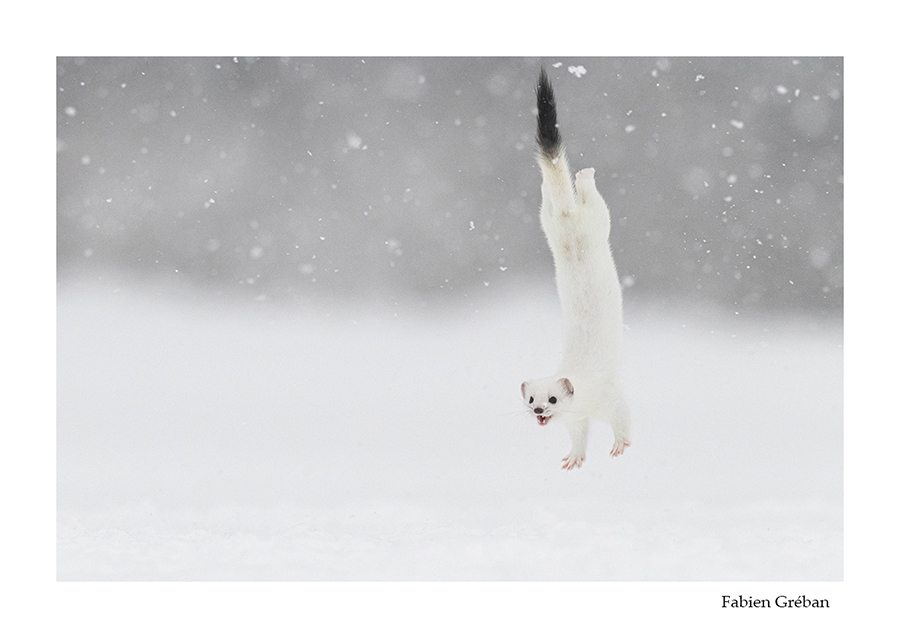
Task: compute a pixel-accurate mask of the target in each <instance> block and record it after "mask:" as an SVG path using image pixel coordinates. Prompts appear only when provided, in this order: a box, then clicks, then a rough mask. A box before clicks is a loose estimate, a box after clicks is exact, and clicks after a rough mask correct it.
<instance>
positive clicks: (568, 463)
mask: <svg viewBox="0 0 900 638" xmlns="http://www.w3.org/2000/svg"><path fill="white" fill-rule="evenodd" d="M583 463H584V454H574V453H573V454H569V456H567V457H566V458H564V459H563V460H562V469H564V470H566V471H567V472H568V471H569V470H571V469H572V468H575V467H581V465H582V464H583Z"/></svg>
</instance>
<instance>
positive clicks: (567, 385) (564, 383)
mask: <svg viewBox="0 0 900 638" xmlns="http://www.w3.org/2000/svg"><path fill="white" fill-rule="evenodd" d="M559 382H560V383H561V384H562V387H563V389H564V390H565V391H566V394H567V395H572V394H575V388H573V387H572V382H571V381H569V380H568V379H567V378H565V377H563V378H562V379H560V380H559Z"/></svg>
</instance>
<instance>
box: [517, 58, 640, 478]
mask: <svg viewBox="0 0 900 638" xmlns="http://www.w3.org/2000/svg"><path fill="white" fill-rule="evenodd" d="M537 106H538V116H537V146H538V149H537V161H538V164H539V165H540V167H541V175H542V177H543V181H542V183H541V227H542V228H543V230H544V234H545V235H546V236H547V242H548V243H549V244H550V250H551V251H552V253H553V263H554V265H555V268H556V288H557V291H558V292H559V301H560V303H561V304H562V318H563V336H564V349H563V357H562V363H561V364H560V366H559V371H558V372H557V373H556V374H554V375H551V376H548V377H544V378H542V379H535V380H532V381H526V382H524V383H523V384H522V397H523V399H524V400H525V403H526V404H527V406H528V408H529V409H530V410H531V412H532V413H533V414H534V416H535V417H537V422H538V424H539V425H547V424H548V423H549V422H550V421H554V422H557V421H559V422H562V423H564V424H565V426H566V428H567V429H568V431H569V436H570V437H571V439H572V450H571V451H570V452H569V455H568V456H566V457H565V458H564V459H563V460H562V467H563V469H565V470H571V469H572V468H574V467H581V465H582V463H584V459H585V454H586V451H587V440H588V429H589V421H590V420H591V419H597V420H601V421H606V422H608V423H609V424H610V425H611V426H612V430H613V434H614V435H615V444H614V445H613V448H612V451H611V452H610V455H611V456H619V455H620V454H622V453H623V452H624V451H625V448H626V447H628V446H629V445H630V444H631V441H630V440H629V436H630V417H629V412H628V405H627V404H626V402H625V397H624V396H623V394H622V388H621V385H620V383H619V369H620V367H621V359H622V337H623V334H622V332H623V328H622V289H621V287H620V285H619V279H618V276H617V274H616V266H615V263H614V262H613V256H612V252H611V251H610V247H609V229H610V217H609V209H607V207H606V203H605V202H604V201H603V197H601V195H600V193H599V192H598V191H597V186H596V185H595V184H594V169H593V168H585V169H583V170H581V171H579V172H578V173H577V174H576V175H575V182H574V184H573V183H572V176H571V173H570V172H569V164H568V161H567V160H566V153H565V149H564V147H563V144H562V140H561V139H560V135H559V129H558V128H557V124H556V102H555V98H554V96H553V88H552V87H551V85H550V80H549V79H548V78H547V74H546V73H545V71H544V69H541V73H540V77H539V79H538V84H537Z"/></svg>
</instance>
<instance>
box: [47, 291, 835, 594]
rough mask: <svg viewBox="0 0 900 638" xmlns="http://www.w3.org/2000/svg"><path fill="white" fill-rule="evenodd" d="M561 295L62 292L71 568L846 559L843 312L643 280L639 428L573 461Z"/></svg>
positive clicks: (264, 569)
mask: <svg viewBox="0 0 900 638" xmlns="http://www.w3.org/2000/svg"><path fill="white" fill-rule="evenodd" d="M557 313H558V306H557V302H556V299H555V296H554V293H553V290H552V289H547V290H544V291H540V293H535V292H534V291H531V292H530V293H529V294H525V292H524V291H523V292H521V293H516V294H512V293H509V294H504V295H501V296H499V297H494V298H491V297H489V296H485V297H484V298H483V299H475V298H473V299H472V300H471V301H470V302H468V303H465V304H460V305H458V306H453V307H448V308H434V307H431V308H428V307H421V306H418V305H416V304H412V303H410V304H404V303H400V304H398V305H396V306H391V305H387V304H386V305H379V306H376V305H372V304H366V303H363V302H360V303H358V304H353V303H350V302H346V303H338V302H333V303H330V304H324V303H317V302H310V304H309V305H308V306H306V307H303V306H300V305H289V304H284V305H276V304H273V303H270V302H266V303H259V304H257V305H252V306H251V305H239V304H236V303H227V302H214V301H209V300H196V299H193V298H191V296H190V295H188V294H186V293H180V294H179V293H174V292H160V291H159V290H153V289H151V288H149V287H147V288H143V287H135V286H131V285H122V286H121V287H119V288H116V287H115V286H114V285H108V286H106V285H99V284H98V285H91V286H87V285H78V284H71V283H70V284H64V285H61V287H60V289H59V295H58V399H57V400H58V433H57V445H58V448H57V455H58V479H57V481H58V503H57V505H58V528H57V569H58V572H57V577H58V579H59V580H64V581H68V580H440V581H445V580H494V581H497V580H500V581H507V580H534V581H543V580H592V581H609V580H635V581H638V580H641V581H647V580H655V581H684V580H704V581H834V580H841V579H842V578H843V523H842V520H843V494H842V480H843V476H842V475H843V471H842V438H843V434H842V420H843V415H842V413H843V398H842V394H843V387H842V385H843V382H842V364H843V350H842V338H843V335H842V327H841V325H840V323H839V322H836V321H835V322H828V321H823V320H810V319H807V318H802V317H800V318H798V317H788V318H785V317H757V318H754V319H749V318H744V317H741V316H735V315H733V314H726V313H723V312H717V311H713V310H708V309H707V310H703V309H699V308H690V307H671V306H667V305H665V304H661V303H657V304H654V303H638V302H635V301H633V300H628V299H626V316H627V323H628V326H629V330H628V332H627V335H626V352H627V367H626V374H625V379H624V382H625V384H626V389H627V392H628V396H629V398H630V402H631V406H632V412H633V417H634V436H633V445H632V446H631V447H630V448H629V449H628V451H627V452H626V454H625V455H624V456H623V457H620V458H617V459H610V458H609V457H608V456H607V452H608V450H609V448H610V446H611V442H612V434H611V432H610V431H609V428H608V426H606V425H599V426H595V427H594V430H593V434H592V443H591V445H590V447H589V449H588V458H587V462H586V464H585V466H584V468H583V469H581V470H576V471H573V472H569V473H566V472H562V471H560V469H559V461H560V459H561V458H562V457H563V456H565V454H566V453H567V452H568V438H567V435H566V433H565V431H564V430H563V429H562V428H561V427H553V426H552V425H551V426H548V427H547V428H541V427H539V426H538V425H537V424H536V423H534V422H533V420H532V419H529V418H528V417H526V415H525V414H524V411H523V410H522V409H521V406H520V403H519V394H518V387H519V384H520V383H521V381H523V380H524V379H525V378H527V377H531V376H537V375H542V374H546V373H549V372H552V369H553V367H554V366H555V364H556V363H557V357H558V353H559V336H558V331H559V328H558V327H559V318H558V316H557ZM724 593H728V592H724Z"/></svg>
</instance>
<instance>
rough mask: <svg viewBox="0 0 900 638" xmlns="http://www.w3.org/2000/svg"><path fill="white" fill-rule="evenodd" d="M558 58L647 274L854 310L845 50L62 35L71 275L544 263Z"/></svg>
mask: <svg viewBox="0 0 900 638" xmlns="http://www.w3.org/2000/svg"><path fill="white" fill-rule="evenodd" d="M541 64H544V65H545V66H546V67H547V69H548V71H549V72H550V75H551V78H552V80H553V81H554V87H555V90H556V93H557V97H558V102H559V119H560V126H561V130H562V133H563V138H564V140H565V143H566V145H567V147H568V151H569V155H570V159H571V164H572V168H573V170H577V169H578V168H580V167H583V166H593V167H595V168H596V169H597V181H598V185H599V187H600V190H601V192H602V193H603V194H604V196H605V198H606V199H607V202H608V204H609V205H610V208H611V210H612V214H613V218H614V227H613V237H612V242H613V246H614V250H615V256H616V260H617V263H618V267H619V274H620V277H621V279H622V281H623V285H624V286H625V287H626V289H630V290H628V294H629V295H631V296H632V297H633V298H634V297H637V296H642V295H663V296H667V297H678V298H679V299H689V300H690V299H692V300H708V301H713V302H715V303H717V304H723V305H726V306H729V307H732V306H733V307H734V308H735V309H737V310H751V309H771V308H776V309H781V310H799V309H802V310H807V311H808V310H812V311H815V312H825V313H833V312H835V311H840V309H841V307H842V301H843V288H842V282H843V269H842V266H843V264H842V259H843V231H842V225H843V182H842V175H843V61H842V59H840V58H825V59H821V58H698V59H686V58H627V59H619V58H596V59H590V58H588V59H584V58H579V59H577V60H574V61H570V60H567V59H565V58H559V59H557V58H545V59H543V60H540V59H522V58H508V59H505V58H504V59H501V58H322V59H315V58H300V59H276V58H263V59H244V58H241V59H238V58H195V59H182V58H150V59H136V58H87V59H77V58H60V59H59V60H58V78H57V82H58V109H57V130H58V154H57V157H58V162H57V166H58V203H59V205H58V213H57V214H58V269H59V274H60V277H61V278H63V279H65V278H66V277H69V276H70V275H71V274H73V273H78V272H81V271H82V269H83V268H84V267H95V266H103V267H104V270H108V269H109V267H112V269H113V270H120V271H121V270H124V271H127V272H130V273H133V274H139V275H152V276H153V277H157V278H158V277H166V278H173V279H176V280H178V281H181V282H186V283H189V284H191V285H193V284H196V285H197V286H198V287H199V289H202V290H205V291H210V292H213V293H215V294H226V295H231V294H237V295H248V296H251V297H252V298H255V299H279V298H284V297H289V298H297V297H301V298H302V297H304V296H308V295H312V294H319V295H353V296H360V295H373V296H381V297H384V296H388V297H391V296H398V295H399V296H403V297H410V296H412V297H418V298H422V299H424V300H433V299H441V300H444V301H449V302H452V301H454V300H458V299H459V298H460V296H461V295H466V294H467V293H468V292H469V291H471V290H472V289H473V288H483V287H485V286H495V287H501V288H502V287H504V286H506V285H508V284H511V283H512V282H516V281H518V282H521V281H523V280H529V279H530V278H534V277H537V278H540V280H541V281H545V280H546V277H547V273H548V271H549V270H550V269H551V268H552V266H551V260H550V255H549V252H548V249H547V247H546V245H545V243H544V240H543V237H542V236H541V234H540V232H539V227H538V221H537V209H538V207H539V199H540V191H539V177H538V172H537V168H536V167H535V165H534V162H533V158H532V154H533V135H534V112H535V111H534V91H533V85H534V82H535V78H536V76H537V71H538V68H539V66H540V65H541Z"/></svg>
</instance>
